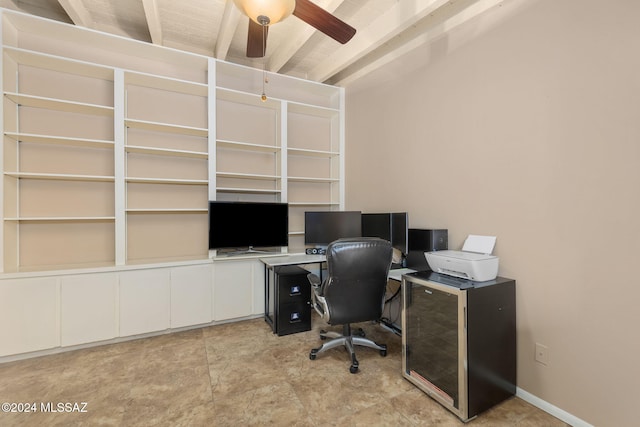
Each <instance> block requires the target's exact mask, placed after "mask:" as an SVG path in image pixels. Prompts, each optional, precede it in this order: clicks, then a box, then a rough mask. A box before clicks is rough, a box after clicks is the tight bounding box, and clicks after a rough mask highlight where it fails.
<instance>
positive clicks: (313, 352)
mask: <svg viewBox="0 0 640 427" xmlns="http://www.w3.org/2000/svg"><path fill="white" fill-rule="evenodd" d="M317 356H318V349H315V348H314V349H313V350H311V353H309V359H311V360H316V357H317Z"/></svg>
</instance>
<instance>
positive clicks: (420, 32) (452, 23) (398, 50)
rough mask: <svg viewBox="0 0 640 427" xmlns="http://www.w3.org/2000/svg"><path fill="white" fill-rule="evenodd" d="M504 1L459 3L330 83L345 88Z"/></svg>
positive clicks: (341, 72) (386, 45) (388, 44)
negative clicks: (445, 16) (440, 17)
mask: <svg viewBox="0 0 640 427" xmlns="http://www.w3.org/2000/svg"><path fill="white" fill-rule="evenodd" d="M505 1H506V0H459V1H457V2H456V3H455V6H456V7H455V8H453V9H452V10H450V11H448V14H449V15H450V16H449V17H448V18H446V19H444V20H439V19H436V20H435V21H437V22H438V23H437V24H433V23H432V22H430V21H432V20H431V19H429V18H430V17H431V16H427V17H425V18H423V19H422V20H421V22H420V23H418V24H416V25H414V26H413V27H412V28H411V29H410V30H407V31H405V32H404V33H403V34H402V35H401V36H399V37H397V38H396V39H394V40H392V41H391V42H389V43H387V44H385V45H384V46H383V47H381V48H379V49H378V50H377V51H376V52H374V53H373V54H372V55H370V56H371V57H370V58H365V61H361V62H360V63H356V64H353V66H352V67H349V66H347V67H345V68H344V69H343V70H342V71H340V72H338V73H337V74H336V75H335V76H333V77H332V78H330V79H329V81H330V83H331V84H337V85H341V86H346V85H348V84H350V83H352V82H354V81H355V80H357V79H358V78H360V77H362V76H364V75H366V74H368V73H370V72H372V71H373V70H375V69H377V68H380V67H382V66H383V65H385V64H388V63H390V62H392V61H394V60H396V59H398V58H399V57H400V56H402V55H404V54H406V53H408V52H409V51H411V50H413V49H416V48H417V47H419V46H421V45H424V44H426V43H429V42H432V41H434V40H435V39H437V38H438V37H441V36H442V35H445V34H447V33H449V32H450V31H451V30H453V29H454V28H456V27H459V26H460V25H462V24H464V23H466V22H468V21H469V20H471V19H472V18H475V17H476V16H478V15H480V14H481V13H484V12H486V11H487V10H489V9H491V8H493V7H496V6H500V5H502V4H503V3H504V2H505Z"/></svg>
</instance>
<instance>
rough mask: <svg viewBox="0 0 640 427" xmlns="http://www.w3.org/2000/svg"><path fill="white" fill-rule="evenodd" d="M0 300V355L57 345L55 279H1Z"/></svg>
mask: <svg viewBox="0 0 640 427" xmlns="http://www.w3.org/2000/svg"><path fill="white" fill-rule="evenodd" d="M0 301H2V310H0V325H2V328H0V355H8V354H17V353H27V352H30V351H34V350H40V349H45V348H53V347H57V346H59V345H60V332H59V321H58V319H59V317H58V312H59V309H58V284H57V280H56V279H55V278H50V277H47V278H29V279H13V280H4V281H2V282H1V283H0ZM9 302H10V303H9Z"/></svg>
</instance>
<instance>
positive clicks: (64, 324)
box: [0, 258, 264, 362]
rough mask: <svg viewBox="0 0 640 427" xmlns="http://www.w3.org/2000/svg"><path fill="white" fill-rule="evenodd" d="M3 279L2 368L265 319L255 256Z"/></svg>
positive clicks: (260, 267)
mask: <svg viewBox="0 0 640 427" xmlns="http://www.w3.org/2000/svg"><path fill="white" fill-rule="evenodd" d="M33 274H40V276H37V277H24V278H19V277H14V278H0V302H2V310H0V322H1V323H0V324H2V325H5V326H4V327H3V328H2V329H1V330H0V362H2V361H3V358H4V359H5V361H6V360H10V359H13V358H16V357H17V356H19V357H18V358H21V357H24V355H25V354H27V353H33V354H32V355H33V356H37V355H40V354H42V353H41V352H43V351H44V352H47V351H49V352H52V351H58V350H60V349H64V348H75V347H77V346H83V345H84V346H86V345H91V344H94V343H110V342H115V341H117V340H118V339H120V338H127V339H130V338H135V337H136V336H146V335H149V334H158V333H164V332H170V331H171V330H173V329H181V328H189V327H196V326H199V325H210V324H215V323H217V322H227V321H230V320H242V319H247V318H253V317H258V316H262V315H263V314H264V265H263V264H262V262H261V261H260V260H259V259H257V258H243V259H236V260H229V259H225V260H224V261H221V262H218V261H214V262H212V261H211V260H207V261H203V262H202V263H195V264H191V265H162V266H154V267H149V266H141V267H129V268H127V269H124V270H120V271H115V270H110V271H86V272H76V271H74V272H60V273H59V274H57V275H48V276H44V275H43V273H33Z"/></svg>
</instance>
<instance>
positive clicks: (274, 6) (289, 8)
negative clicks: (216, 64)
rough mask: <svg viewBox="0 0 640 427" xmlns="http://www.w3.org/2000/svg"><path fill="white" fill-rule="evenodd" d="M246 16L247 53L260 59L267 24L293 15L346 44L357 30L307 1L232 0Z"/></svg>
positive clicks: (265, 46) (267, 27)
mask: <svg viewBox="0 0 640 427" xmlns="http://www.w3.org/2000/svg"><path fill="white" fill-rule="evenodd" d="M233 1H234V3H235V4H236V6H238V8H239V9H240V10H241V11H242V12H243V13H244V14H245V15H247V16H248V17H249V18H250V20H249V34H248V37H247V56H248V57H249V58H262V57H263V56H264V55H265V51H266V48H267V33H268V29H269V25H272V24H275V23H276V22H279V21H282V20H283V19H285V18H286V17H288V16H289V15H294V16H296V17H298V18H299V19H301V20H303V21H304V22H306V23H307V24H309V25H311V26H312V27H314V28H315V29H317V30H319V31H321V32H323V33H324V34H326V35H328V36H329V37H331V38H333V39H334V40H336V41H338V42H340V43H342V44H345V43H346V42H348V41H349V40H351V38H352V37H353V36H354V34H355V33H356V29H355V28H353V27H352V26H350V25H349V24H347V23H345V22H343V21H341V20H340V19H338V18H336V17H335V16H333V15H332V14H330V13H329V12H327V11H326V10H324V9H322V8H321V7H319V6H317V5H315V4H314V3H312V2H311V1H309V0H233Z"/></svg>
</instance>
